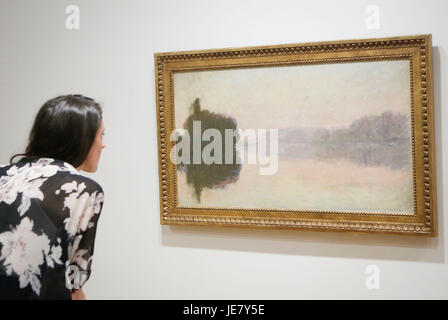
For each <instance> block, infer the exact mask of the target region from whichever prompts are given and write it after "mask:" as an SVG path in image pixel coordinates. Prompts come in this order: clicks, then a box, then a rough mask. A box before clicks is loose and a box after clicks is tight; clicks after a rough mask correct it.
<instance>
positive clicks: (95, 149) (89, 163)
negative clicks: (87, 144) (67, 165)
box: [76, 120, 105, 172]
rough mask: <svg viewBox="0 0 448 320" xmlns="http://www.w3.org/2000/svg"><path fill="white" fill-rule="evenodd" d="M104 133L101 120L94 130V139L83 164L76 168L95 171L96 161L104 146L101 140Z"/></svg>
mask: <svg viewBox="0 0 448 320" xmlns="http://www.w3.org/2000/svg"><path fill="white" fill-rule="evenodd" d="M103 135H104V123H103V120H101V123H100V127H99V129H98V131H97V132H96V136H95V140H94V141H93V144H92V147H91V148H90V151H89V154H88V155H87V158H86V160H84V162H83V164H82V165H81V166H80V167H78V168H76V169H77V170H83V171H86V172H95V171H96V170H97V167H98V161H99V160H100V156H101V151H102V150H103V148H104V147H105V144H104V141H103Z"/></svg>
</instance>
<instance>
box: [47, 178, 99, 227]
mask: <svg viewBox="0 0 448 320" xmlns="http://www.w3.org/2000/svg"><path fill="white" fill-rule="evenodd" d="M85 188H86V185H85V183H84V182H81V183H79V184H78V182H77V181H72V182H67V183H65V184H63V185H62V186H61V187H60V188H59V189H58V190H56V191H55V193H56V194H59V193H60V192H61V191H64V192H65V193H66V194H68V195H67V196H66V197H65V199H64V208H63V209H65V208H68V209H69V210H70V217H68V218H66V219H65V220H64V223H65V229H66V230H67V233H68V234H69V235H70V236H74V235H76V233H78V232H80V231H85V230H86V229H87V228H88V227H89V226H90V227H92V226H93V225H92V224H91V223H89V222H90V220H91V219H92V217H93V215H94V214H98V213H99V212H100V209H101V203H102V202H103V201H104V194H103V193H102V192H100V193H98V194H97V191H94V192H93V193H92V194H89V193H88V192H83V190H84V189H85Z"/></svg>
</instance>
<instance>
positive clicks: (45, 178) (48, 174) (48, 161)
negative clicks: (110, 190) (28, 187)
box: [0, 158, 104, 193]
mask: <svg viewBox="0 0 448 320" xmlns="http://www.w3.org/2000/svg"><path fill="white" fill-rule="evenodd" d="M0 179H1V180H0V181H2V180H3V181H4V182H6V181H7V180H11V181H9V182H13V181H14V182H15V183H16V184H27V183H33V184H40V186H41V190H42V189H47V188H48V187H49V186H50V185H53V186H54V185H66V186H70V185H71V186H74V185H76V186H81V187H83V188H85V189H86V190H90V191H97V192H101V193H103V192H104V191H103V188H102V187H101V185H100V184H99V183H98V182H96V181H95V180H94V179H92V178H90V177H88V176H86V175H84V174H82V173H81V172H79V171H78V170H76V169H75V168H74V167H73V166H72V165H71V164H70V163H68V162H65V161H63V160H59V159H53V158H37V159H32V160H26V159H25V160H20V161H18V162H16V163H12V164H6V165H3V166H0ZM0 188H1V183H0Z"/></svg>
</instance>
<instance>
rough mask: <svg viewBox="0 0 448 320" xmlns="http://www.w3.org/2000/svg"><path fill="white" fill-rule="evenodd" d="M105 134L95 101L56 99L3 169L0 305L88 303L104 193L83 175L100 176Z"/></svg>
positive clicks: (41, 113) (42, 111)
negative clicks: (27, 301) (61, 301)
mask: <svg viewBox="0 0 448 320" xmlns="http://www.w3.org/2000/svg"><path fill="white" fill-rule="evenodd" d="M103 135H104V124H103V120H102V110H101V107H100V105H99V104H98V103H97V102H95V101H94V100H93V99H91V98H88V97H84V96H82V95H66V96H59V97H56V98H54V99H51V100H49V101H47V102H46V103H45V104H44V105H43V106H42V107H41V108H40V110H39V112H38V113H37V116H36V119H35V121H34V124H33V127H32V129H31V133H30V136H29V143H28V146H27V147H26V150H25V153H21V154H16V155H14V156H13V157H11V159H10V163H9V164H8V165H5V166H1V167H0V299H69V300H70V299H74V300H80V299H85V296H84V293H83V291H82V287H83V285H84V284H85V283H86V281H87V279H88V278H89V277H90V273H91V265H92V257H93V249H94V241H95V234H96V227H97V223H98V218H99V216H100V213H101V210H102V207H103V201H104V193H103V189H102V188H101V186H100V185H99V184H98V183H96V182H95V181H94V180H92V179H91V178H88V177H86V176H84V175H82V174H81V173H80V171H81V170H82V171H86V172H95V171H96V170H97V164H98V161H99V159H100V155H101V151H102V149H103V148H104V147H105V145H104V143H103ZM17 156H22V158H21V159H20V160H19V161H18V162H16V163H13V159H14V158H15V157H17Z"/></svg>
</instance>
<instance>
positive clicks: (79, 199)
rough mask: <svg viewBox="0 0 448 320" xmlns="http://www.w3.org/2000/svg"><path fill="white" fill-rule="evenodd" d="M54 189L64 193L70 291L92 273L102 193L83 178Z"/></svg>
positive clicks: (68, 284)
mask: <svg viewBox="0 0 448 320" xmlns="http://www.w3.org/2000/svg"><path fill="white" fill-rule="evenodd" d="M70 177H71V178H66V179H64V180H66V182H65V183H63V184H61V185H60V188H59V189H57V190H55V194H56V195H59V194H63V197H64V204H63V212H64V220H63V225H64V226H63V228H64V229H65V232H66V234H67V235H68V249H67V258H68V260H67V261H66V282H67V283H66V284H67V286H68V287H69V288H70V289H71V290H72V291H73V290H76V289H80V288H82V287H83V286H84V284H85V283H86V282H87V280H88V279H89V278H90V274H91V272H92V261H93V254H94V248H95V237H96V231H97V226H98V220H99V217H100V214H101V211H102V208H103V203H104V191H103V189H102V188H101V186H100V185H99V184H97V183H96V182H94V181H93V180H91V179H90V178H87V177H84V176H70Z"/></svg>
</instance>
